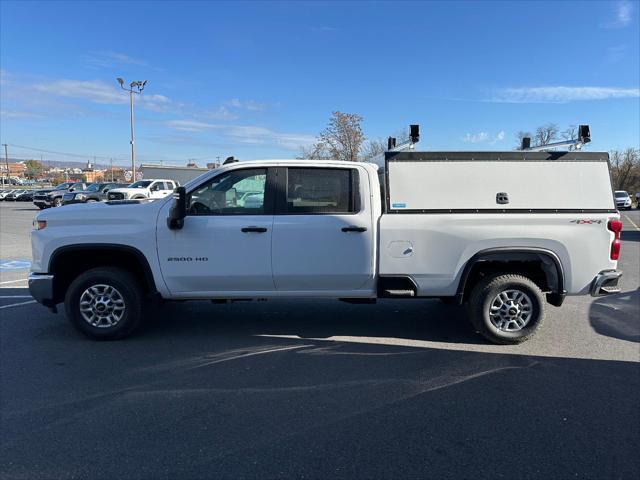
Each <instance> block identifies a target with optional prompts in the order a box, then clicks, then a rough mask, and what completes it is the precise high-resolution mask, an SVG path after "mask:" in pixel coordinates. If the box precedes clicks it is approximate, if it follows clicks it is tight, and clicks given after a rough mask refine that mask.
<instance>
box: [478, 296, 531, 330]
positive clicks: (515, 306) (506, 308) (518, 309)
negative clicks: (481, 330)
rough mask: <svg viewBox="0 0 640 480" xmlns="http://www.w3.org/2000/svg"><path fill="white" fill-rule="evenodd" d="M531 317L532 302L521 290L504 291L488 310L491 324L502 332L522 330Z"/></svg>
mask: <svg viewBox="0 0 640 480" xmlns="http://www.w3.org/2000/svg"><path fill="white" fill-rule="evenodd" d="M532 317H533V302H532V301H531V298H529V295H527V294H526V293H524V292H523V291H521V290H504V291H502V292H500V293H499V294H498V295H496V296H495V298H494V299H493V301H492V302H491V307H490V309H489V318H490V319H491V323H493V325H494V326H495V327H496V328H498V329H499V330H502V331H503V332H517V331H519V330H522V329H523V328H524V327H525V326H526V325H527V324H528V323H529V321H530V320H531V318H532Z"/></svg>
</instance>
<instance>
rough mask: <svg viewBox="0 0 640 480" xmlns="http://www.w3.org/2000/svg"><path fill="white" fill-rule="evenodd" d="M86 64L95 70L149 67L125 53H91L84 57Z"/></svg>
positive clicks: (143, 61)
mask: <svg viewBox="0 0 640 480" xmlns="http://www.w3.org/2000/svg"><path fill="white" fill-rule="evenodd" d="M83 58H84V60H85V62H86V63H87V65H89V66H90V67H94V68H111V67H117V66H122V65H134V66H138V67H148V66H149V64H148V63H147V62H146V61H145V60H141V59H139V58H134V57H131V56H129V55H127V54H125V53H119V52H111V51H106V52H95V51H94V52H89V53H88V54H87V55H85V56H84V57H83Z"/></svg>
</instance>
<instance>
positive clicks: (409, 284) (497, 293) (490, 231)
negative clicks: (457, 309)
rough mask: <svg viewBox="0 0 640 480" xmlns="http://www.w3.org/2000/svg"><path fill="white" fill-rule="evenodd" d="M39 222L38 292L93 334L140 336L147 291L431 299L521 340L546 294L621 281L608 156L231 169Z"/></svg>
mask: <svg viewBox="0 0 640 480" xmlns="http://www.w3.org/2000/svg"><path fill="white" fill-rule="evenodd" d="M34 227H35V228H34V231H33V234H32V247H33V265H32V271H31V273H30V276H29V287H30V290H31V294H32V295H33V297H34V298H35V299H36V300H38V301H39V302H41V303H42V304H44V305H45V306H48V307H50V308H52V309H53V310H54V311H55V308H56V305H57V304H59V303H61V302H64V304H65V312H66V315H67V317H68V319H69V320H70V321H71V323H73V325H74V326H75V327H77V328H78V329H79V330H80V331H82V332H83V333H85V334H86V335H88V336H89V337H92V338H97V339H106V338H120V337H124V336H126V335H128V334H130V333H131V332H132V331H133V330H134V329H135V328H136V327H137V326H138V324H139V323H140V322H141V320H142V318H143V316H144V313H143V311H144V310H143V307H144V305H145V303H146V301H148V300H152V299H154V298H155V299H164V300H188V299H210V300H213V301H229V300H234V299H247V298H249V299H257V298H259V299H264V298H271V297H322V298H336V299H341V300H346V301H350V302H367V303H368V302H375V301H376V299H378V298H413V299H415V298H434V297H435V298H441V299H443V300H445V301H448V302H452V303H459V304H463V303H466V304H468V306H469V316H470V319H471V321H472V323H473V326H474V327H475V329H476V330H477V331H478V332H480V333H481V334H482V335H484V336H485V337H486V338H487V339H489V340H490V341H493V342H496V343H519V342H522V341H524V340H526V339H528V338H529V337H531V335H533V334H534V333H535V332H536V330H537V329H538V328H539V327H540V325H541V323H542V321H543V319H544V316H545V308H546V304H547V303H549V304H551V305H554V306H560V305H561V304H562V302H563V300H564V298H565V296H566V295H584V294H591V295H593V296H597V295H603V294H606V293H613V292H617V291H619V289H618V287H617V284H618V279H619V277H620V275H621V272H620V271H618V270H617V263H618V262H617V260H618V256H619V253H620V232H621V228H622V224H621V222H620V220H619V214H618V212H617V211H616V207H615V203H614V197H613V193H612V188H611V183H610V174H609V163H608V154H607V153H598V152H563V153H553V152H552V153H545V152H522V151H511V152H476V153H473V152H417V151H411V152H393V151H392V152H387V153H386V154H385V155H384V158H383V159H382V160H381V161H379V162H378V164H375V163H355V162H337V161H311V160H284V161H251V162H236V163H231V164H228V165H224V166H222V167H221V168H218V169H215V170H212V171H210V172H208V173H205V174H204V175H202V176H200V177H198V178H197V179H195V180H193V181H191V182H189V183H188V184H186V185H185V186H184V187H178V188H177V189H176V192H175V193H174V194H173V196H170V197H168V198H165V199H160V200H156V201H153V202H150V201H128V202H107V203H98V204H94V205H82V206H76V205H70V206H69V207H65V208H63V209H55V210H48V211H43V212H41V213H39V214H38V216H37V217H36V219H35V221H34ZM414 301H416V300H414ZM390 321H392V320H391V319H390Z"/></svg>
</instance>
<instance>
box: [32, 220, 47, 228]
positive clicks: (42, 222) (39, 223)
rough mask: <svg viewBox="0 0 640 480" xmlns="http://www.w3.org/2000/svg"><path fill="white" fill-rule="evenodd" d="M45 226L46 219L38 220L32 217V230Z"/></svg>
mask: <svg viewBox="0 0 640 480" xmlns="http://www.w3.org/2000/svg"><path fill="white" fill-rule="evenodd" d="M46 226H47V221H46V220H38V219H37V218H34V219H33V229H34V230H42V229H44V228H45V227H46Z"/></svg>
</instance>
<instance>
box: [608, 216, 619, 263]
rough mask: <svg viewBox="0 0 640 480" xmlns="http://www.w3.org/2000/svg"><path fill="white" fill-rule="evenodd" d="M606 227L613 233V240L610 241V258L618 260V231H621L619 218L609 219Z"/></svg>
mask: <svg viewBox="0 0 640 480" xmlns="http://www.w3.org/2000/svg"><path fill="white" fill-rule="evenodd" d="M607 228H608V229H609V230H611V231H612V232H613V234H614V238H613V242H612V243H611V260H618V258H620V232H622V222H621V221H620V220H615V219H613V220H609V222H608V223H607Z"/></svg>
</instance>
